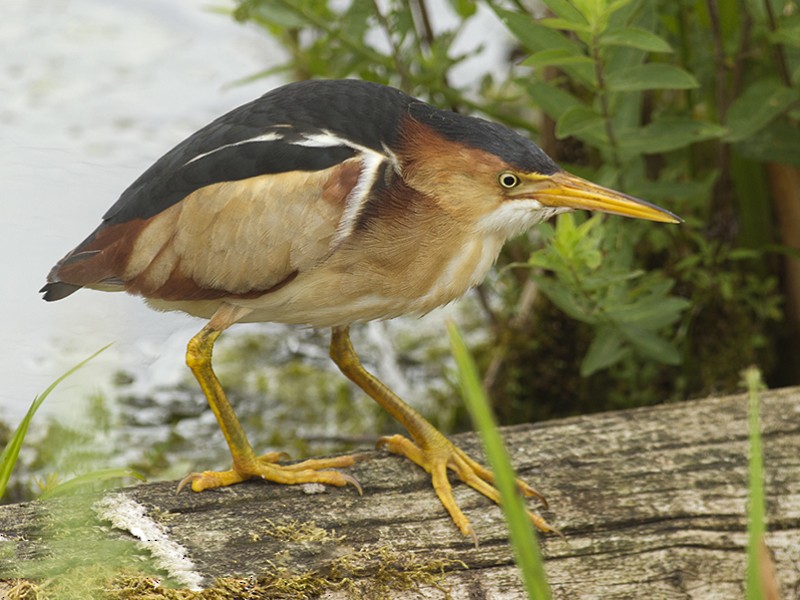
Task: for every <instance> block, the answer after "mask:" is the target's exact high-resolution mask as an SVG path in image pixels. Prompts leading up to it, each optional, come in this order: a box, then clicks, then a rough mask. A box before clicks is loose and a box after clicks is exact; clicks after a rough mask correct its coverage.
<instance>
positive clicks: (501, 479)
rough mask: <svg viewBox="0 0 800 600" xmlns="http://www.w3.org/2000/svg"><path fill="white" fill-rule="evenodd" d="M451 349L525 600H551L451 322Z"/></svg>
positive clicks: (529, 528) (496, 435) (487, 411)
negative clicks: (497, 494)
mask: <svg viewBox="0 0 800 600" xmlns="http://www.w3.org/2000/svg"><path fill="white" fill-rule="evenodd" d="M447 329H448V333H449V335H450V346H451V348H452V352H453V356H454V358H455V361H456V364H457V365H458V377H459V381H460V383H461V389H462V393H463V395H464V401H465V402H466V404H467V408H468V409H469V412H470V415H471V416H472V419H473V421H474V423H475V425H476V426H477V427H478V430H479V431H480V435H481V439H482V440H483V445H484V448H485V449H486V457H487V459H488V460H489V464H490V465H491V467H492V470H493V471H494V475H495V485H496V486H497V489H498V490H499V491H500V496H501V498H502V504H501V507H502V509H503V512H504V513H505V516H506V521H507V522H508V529H509V534H510V536H509V537H510V539H511V545H512V546H513V548H514V554H515V556H516V560H517V565H518V566H519V568H520V571H521V572H522V580H523V582H524V584H525V589H526V590H527V592H528V597H529V598H532V599H535V600H546V599H548V598H550V588H549V586H548V585H547V579H546V577H545V573H544V567H543V565H542V558H541V554H540V552H539V544H538V542H537V539H536V535H535V533H534V531H533V525H532V524H531V521H530V519H529V517H528V514H527V511H526V508H525V504H524V503H523V500H522V498H521V497H520V494H519V491H518V489H517V484H516V478H515V475H514V469H513V467H512V466H511V461H510V459H509V457H508V452H507V451H506V448H505V445H504V444H503V439H502V438H501V437H500V432H499V431H498V430H497V424H496V422H495V419H494V415H493V414H492V410H491V408H490V407H489V402H488V401H487V399H486V394H485V393H484V391H483V387H482V385H481V382H480V379H479V377H478V370H477V368H476V367H475V363H474V361H473V360H472V356H471V355H470V353H469V350H468V349H467V346H466V345H465V344H464V340H463V339H462V337H461V334H460V333H459V332H458V328H457V327H456V325H455V324H454V323H452V322H449V323H448V324H447Z"/></svg>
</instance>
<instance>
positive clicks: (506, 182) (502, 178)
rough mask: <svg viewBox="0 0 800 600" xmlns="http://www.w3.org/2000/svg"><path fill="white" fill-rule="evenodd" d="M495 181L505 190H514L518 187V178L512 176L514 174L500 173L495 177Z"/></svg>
mask: <svg viewBox="0 0 800 600" xmlns="http://www.w3.org/2000/svg"><path fill="white" fill-rule="evenodd" d="M497 181H498V182H499V183H500V185H501V186H502V187H504V188H506V189H507V190H510V189H511V188H515V187H517V186H518V185H519V177H517V176H516V175H514V173H509V172H508V171H505V172H504V173H500V175H498V177H497Z"/></svg>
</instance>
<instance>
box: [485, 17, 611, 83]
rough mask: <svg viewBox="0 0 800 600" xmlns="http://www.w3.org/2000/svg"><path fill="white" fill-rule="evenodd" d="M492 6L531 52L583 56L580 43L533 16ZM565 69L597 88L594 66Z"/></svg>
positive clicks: (577, 66)
mask: <svg viewBox="0 0 800 600" xmlns="http://www.w3.org/2000/svg"><path fill="white" fill-rule="evenodd" d="M490 6H491V8H492V10H493V11H494V12H495V13H496V14H497V16H498V17H499V19H500V20H501V21H502V22H503V24H504V25H505V26H506V28H507V29H508V30H509V31H510V32H511V34H512V35H513V36H514V37H515V38H516V39H517V41H519V43H521V44H522V45H523V46H524V47H525V48H526V49H527V50H529V51H530V52H539V51H541V50H566V51H567V52H569V53H570V54H572V55H576V56H579V55H581V54H583V51H582V46H581V45H580V44H579V43H577V42H575V41H573V40H571V39H569V38H568V37H567V36H566V35H564V34H563V33H561V32H559V31H556V30H555V29H550V28H549V27H545V26H544V25H541V24H540V23H538V22H537V21H536V20H535V19H533V18H532V17H531V16H529V15H527V14H523V13H518V12H514V11H510V10H504V9H502V8H500V7H498V6H496V5H495V3H494V2H492V3H490ZM563 69H564V71H565V72H566V73H567V74H568V75H569V76H570V77H573V78H575V79H577V80H578V81H579V82H581V83H583V84H584V85H587V86H590V87H592V88H594V87H596V86H597V83H596V81H597V80H596V78H595V73H594V66H593V65H583V64H576V65H565V66H564V67H563Z"/></svg>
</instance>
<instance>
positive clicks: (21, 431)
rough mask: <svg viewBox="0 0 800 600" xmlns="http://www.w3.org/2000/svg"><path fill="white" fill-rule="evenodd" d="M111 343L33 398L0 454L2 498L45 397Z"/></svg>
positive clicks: (0, 493)
mask: <svg viewBox="0 0 800 600" xmlns="http://www.w3.org/2000/svg"><path fill="white" fill-rule="evenodd" d="M110 345H111V344H108V345H107V346H103V347H102V348H100V350H98V351H97V352H95V353H94V354H92V355H91V356H90V357H89V358H86V359H84V360H82V361H81V362H79V363H78V364H77V365H75V366H74V367H72V368H71V369H70V370H69V371H67V372H66V373H64V374H63V375H61V377H59V378H58V379H56V380H55V381H54V382H53V383H51V384H50V385H49V386H48V387H47V389H46V390H45V391H44V392H42V393H41V394H40V395H38V396H36V398H34V399H33V403H32V404H31V406H30V408H29V409H28V412H27V413H26V414H25V417H24V418H23V419H22V422H21V423H20V424H19V426H18V427H17V429H16V431H14V435H13V436H11V439H10V440H9V441H8V443H7V444H6V447H5V448H4V449H3V452H2V454H0V498H2V497H3V495H4V494H5V492H6V487H7V486H8V482H9V480H10V479H11V473H12V471H13V470H14V465H16V464H17V458H18V457H19V451H20V449H21V448H22V443H23V441H24V440H25V435H27V433H28V426H29V425H30V423H31V420H32V419H33V415H35V414H36V411H37V410H39V407H40V406H41V405H42V403H43V402H44V401H45V398H47V397H48V396H49V395H50V392H52V391H53V390H54V389H55V388H56V386H57V385H58V384H59V383H61V382H62V381H64V380H65V379H66V378H67V377H69V376H70V375H72V374H73V373H74V372H75V371H77V370H78V369H80V368H81V367H82V366H84V365H85V364H86V363H88V362H89V361H90V360H92V359H94V358H95V357H96V356H97V355H98V354H100V353H101V352H103V351H104V350H106V349H107V348H108V346H110Z"/></svg>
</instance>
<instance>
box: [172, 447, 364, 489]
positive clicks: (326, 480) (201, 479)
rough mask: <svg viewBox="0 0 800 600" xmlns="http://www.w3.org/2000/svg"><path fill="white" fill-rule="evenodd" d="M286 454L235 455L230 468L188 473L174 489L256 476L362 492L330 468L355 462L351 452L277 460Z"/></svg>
mask: <svg viewBox="0 0 800 600" xmlns="http://www.w3.org/2000/svg"><path fill="white" fill-rule="evenodd" d="M287 458H289V456H288V455H287V454H286V453H284V452H270V453H268V454H264V455H262V456H253V457H252V458H246V457H245V458H241V457H237V458H234V461H233V468H232V469H231V470H229V471H203V472H202V473H189V474H188V475H187V476H186V477H184V478H183V479H181V481H180V483H179V484H178V490H177V491H178V492H180V491H181V490H182V489H183V488H184V487H185V486H187V485H189V484H191V487H192V490H193V491H195V492H202V491H203V490H210V489H213V488H218V487H225V486H228V485H232V484H234V483H239V482H240V481H244V480H245V479H252V478H254V477H260V478H262V479H266V480H267V481H273V482H275V483H283V484H288V485H291V484H297V483H323V484H326V485H335V486H338V487H341V486H345V485H348V484H349V485H352V486H353V487H354V488H356V490H358V493H359V495H360V494H361V493H362V490H361V484H360V483H359V482H358V480H357V479H356V478H355V477H353V476H351V475H347V474H345V473H340V472H339V471H332V470H330V469H338V468H343V467H350V466H352V465H353V464H355V462H356V457H354V456H336V457H333V458H319V459H311V460H304V461H303V462H299V463H295V464H291V465H279V464H278V461H279V460H285V459H287Z"/></svg>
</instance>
